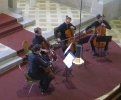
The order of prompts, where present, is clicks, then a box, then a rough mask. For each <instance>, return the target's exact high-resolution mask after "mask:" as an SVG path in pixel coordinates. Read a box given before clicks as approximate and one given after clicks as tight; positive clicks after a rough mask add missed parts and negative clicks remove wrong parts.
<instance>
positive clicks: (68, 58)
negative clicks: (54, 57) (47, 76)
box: [63, 53, 75, 68]
mask: <svg viewBox="0 0 121 100" xmlns="http://www.w3.org/2000/svg"><path fill="white" fill-rule="evenodd" d="M74 58H75V56H74V55H73V54H72V53H69V54H68V55H67V56H66V57H65V59H64V60H63V62H64V63H65V65H66V66H67V67H68V68H70V67H71V66H72V61H73V60H74Z"/></svg>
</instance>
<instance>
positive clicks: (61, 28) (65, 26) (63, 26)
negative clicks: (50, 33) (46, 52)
mask: <svg viewBox="0 0 121 100" xmlns="http://www.w3.org/2000/svg"><path fill="white" fill-rule="evenodd" d="M68 29H74V30H76V27H75V26H74V25H73V24H71V17H68V16H66V20H65V22H64V23H62V24H61V25H60V26H59V27H58V28H57V29H56V30H55V32H54V34H55V37H56V38H57V40H58V42H60V43H61V46H62V51H63V52H64V51H65V50H66V48H67V47H66V42H67V40H65V39H67V38H66V36H65V31H66V30H68ZM58 32H60V35H58ZM64 40H65V41H64Z"/></svg>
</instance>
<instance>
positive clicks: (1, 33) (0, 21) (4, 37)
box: [0, 14, 34, 53]
mask: <svg viewBox="0 0 121 100" xmlns="http://www.w3.org/2000/svg"><path fill="white" fill-rule="evenodd" d="M33 36H34V34H33V33H32V32H29V31H27V30H25V29H23V26H22V25H21V24H19V23H18V22H17V20H16V19H15V18H13V17H10V16H8V15H6V14H0V43H2V44H4V45H6V46H8V47H10V48H12V49H14V50H16V51H17V52H18V53H20V52H22V51H23V47H22V42H23V41H24V40H27V41H28V42H29V44H30V45H31V44H32V39H33Z"/></svg>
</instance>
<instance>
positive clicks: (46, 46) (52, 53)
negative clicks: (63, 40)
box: [41, 38, 57, 62]
mask: <svg viewBox="0 0 121 100" xmlns="http://www.w3.org/2000/svg"><path fill="white" fill-rule="evenodd" d="M41 45H42V46H43V48H44V49H46V50H48V54H47V55H48V56H49V58H50V60H51V61H53V62H55V61H56V60H57V55H56V53H55V51H54V50H52V49H51V47H52V46H51V44H50V43H49V42H48V41H47V40H46V39H45V38H44V39H43V41H42V43H41Z"/></svg>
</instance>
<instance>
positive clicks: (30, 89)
mask: <svg viewBox="0 0 121 100" xmlns="http://www.w3.org/2000/svg"><path fill="white" fill-rule="evenodd" d="M33 85H34V83H33V84H32V85H31V87H30V89H29V92H28V94H27V96H29V93H30V92H31V90H32V87H33Z"/></svg>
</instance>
